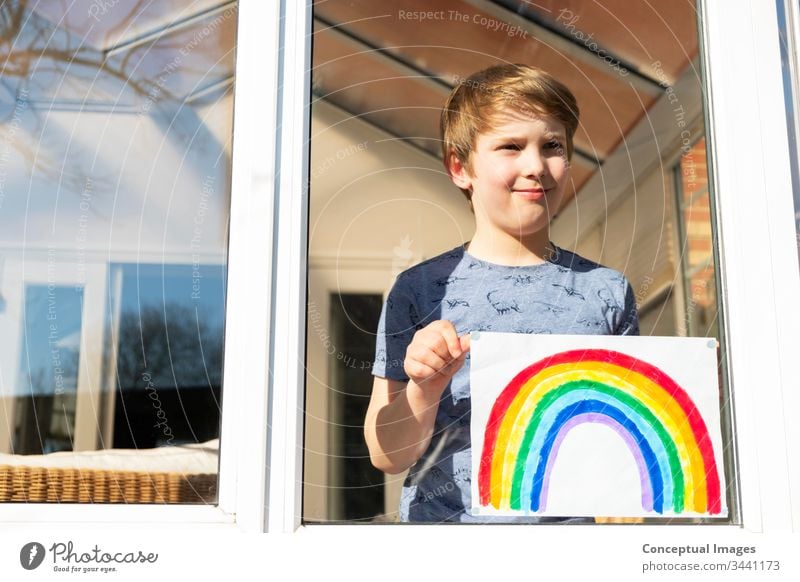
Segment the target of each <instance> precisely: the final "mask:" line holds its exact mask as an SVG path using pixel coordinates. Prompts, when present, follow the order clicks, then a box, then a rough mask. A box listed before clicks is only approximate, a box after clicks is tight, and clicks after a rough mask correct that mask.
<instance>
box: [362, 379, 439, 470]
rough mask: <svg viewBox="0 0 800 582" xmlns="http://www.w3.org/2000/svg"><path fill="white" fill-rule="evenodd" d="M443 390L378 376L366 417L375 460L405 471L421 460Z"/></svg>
mask: <svg viewBox="0 0 800 582" xmlns="http://www.w3.org/2000/svg"><path fill="white" fill-rule="evenodd" d="M440 397H441V392H438V393H437V391H431V390H421V389H420V388H419V386H417V385H416V384H415V383H414V381H413V380H409V381H408V382H400V381H398V380H390V379H388V378H381V377H380V376H375V379H374V381H373V384H372V397H371V398H370V401H369V407H368V408H367V416H366V419H365V421H364V436H365V437H366V441H367V447H368V448H369V456H370V460H371V461H372V464H373V465H374V466H375V467H376V468H378V469H380V470H381V471H383V472H385V473H391V474H395V473H401V472H403V471H405V470H406V469H408V468H409V467H410V466H411V465H413V464H414V463H416V462H417V460H418V459H419V458H420V457H421V456H422V454H423V453H424V452H425V451H426V450H427V448H428V445H429V444H430V442H431V436H432V435H433V425H434V422H435V421H436V411H437V410H438V408H439V398H440Z"/></svg>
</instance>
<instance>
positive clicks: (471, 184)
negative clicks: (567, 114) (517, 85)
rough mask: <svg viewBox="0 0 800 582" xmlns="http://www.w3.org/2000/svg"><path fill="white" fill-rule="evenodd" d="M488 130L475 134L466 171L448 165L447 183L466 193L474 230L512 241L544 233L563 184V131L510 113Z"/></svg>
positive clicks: (542, 119) (550, 122) (549, 121)
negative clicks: (448, 176) (508, 237)
mask: <svg viewBox="0 0 800 582" xmlns="http://www.w3.org/2000/svg"><path fill="white" fill-rule="evenodd" d="M493 126H494V128H493V129H490V130H488V131H487V132H485V133H481V134H478V137H477V139H476V142H475V148H474V149H473V151H472V154H471V158H470V161H471V166H472V167H471V169H470V170H467V169H466V168H465V167H463V166H462V165H461V164H460V163H459V162H458V160H457V159H455V158H454V159H453V160H451V164H450V169H451V178H452V180H453V182H454V183H455V184H456V186H458V187H459V188H462V189H466V190H470V191H471V192H472V205H473V208H474V211H475V220H476V227H477V228H478V229H484V230H490V231H494V232H495V233H497V234H499V233H500V231H502V232H505V233H507V234H511V235H513V236H514V237H516V238H521V237H526V236H530V235H533V234H535V233H540V232H541V231H542V230H544V231H545V233H546V232H547V227H548V225H549V223H550V219H551V217H552V215H553V214H555V212H556V211H557V210H558V208H559V204H560V203H561V200H562V199H563V196H564V192H565V191H566V188H567V184H568V183H569V162H568V161H567V150H566V147H567V146H566V131H565V130H564V126H563V125H562V124H561V123H560V122H559V121H557V120H556V119H554V118H553V117H550V116H535V115H530V114H528V113H522V112H517V111H514V110H511V109H509V110H506V111H504V112H503V113H501V114H499V115H498V116H497V117H496V118H495V119H494V123H493ZM486 234H491V233H488V232H487V233H486Z"/></svg>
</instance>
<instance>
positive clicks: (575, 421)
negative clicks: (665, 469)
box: [539, 412, 653, 511]
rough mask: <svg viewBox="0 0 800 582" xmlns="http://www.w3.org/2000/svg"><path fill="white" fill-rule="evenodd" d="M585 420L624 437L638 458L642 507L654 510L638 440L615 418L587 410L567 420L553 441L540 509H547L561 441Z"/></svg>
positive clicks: (646, 509)
mask: <svg viewBox="0 0 800 582" xmlns="http://www.w3.org/2000/svg"><path fill="white" fill-rule="evenodd" d="M585 422H595V423H598V424H603V425H605V426H607V427H609V428H611V429H613V430H614V432H616V433H617V434H618V435H619V436H621V437H622V440H624V441H625V444H626V445H628V450H630V452H631V453H632V454H633V458H634V459H635V460H636V466H637V467H638V468H639V482H640V483H641V485H642V508H643V509H644V510H645V511H653V488H652V485H651V484H650V479H649V477H648V474H647V464H646V463H645V462H644V457H643V456H642V451H640V450H639V446H638V445H637V444H636V441H634V440H633V437H632V436H631V434H630V433H629V432H628V431H627V430H625V427H623V426H622V425H621V424H620V423H618V422H617V421H616V420H614V419H613V418H609V417H608V416H606V415H605V414H597V413H596V412H587V413H584V414H579V415H577V416H574V417H572V418H571V419H569V420H568V421H567V422H565V423H564V426H562V427H561V430H560V431H558V436H557V437H556V440H555V442H554V443H553V449H552V451H551V452H550V456H549V457H548V459H547V468H546V469H545V473H544V483H542V494H541V497H540V499H541V500H542V504H541V506H540V507H539V511H544V510H545V509H546V507H545V505H546V503H547V499H548V488H549V487H550V471H551V470H552V469H553V463H554V462H555V459H556V457H557V456H558V449H559V448H560V447H561V443H562V442H563V441H564V438H565V437H566V436H567V433H568V432H569V431H570V430H572V428H573V427H574V426H576V425H579V424H583V423H585Z"/></svg>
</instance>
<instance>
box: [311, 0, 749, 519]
mask: <svg viewBox="0 0 800 582" xmlns="http://www.w3.org/2000/svg"><path fill="white" fill-rule="evenodd" d="M602 4H603V5H602V6H600V5H598V3H597V2H594V1H591V0H571V1H569V2H552V1H544V2H536V3H532V2H520V1H503V2H471V1H468V0H444V1H442V2H437V3H435V5H432V4H431V3H429V2H423V1H422V0H392V1H389V2H381V3H374V2H369V1H367V0H349V1H347V2H335V1H334V2H325V1H317V2H315V3H314V38H313V58H314V63H313V68H312V91H313V94H312V100H311V145H310V156H311V160H310V207H309V213H310V224H309V233H310V234H309V273H308V277H309V287H308V290H309V305H308V322H307V326H308V327H307V341H308V344H307V361H306V364H307V378H306V380H307V392H306V424H305V428H306V431H305V452H306V454H305V473H304V497H303V516H304V519H305V521H306V522H315V523H316V522H326V521H332V520H342V519H353V520H356V519H357V520H360V521H363V520H365V519H371V520H373V521H398V520H400V519H403V518H402V512H403V511H407V510H408V509H409V508H414V507H416V508H417V509H420V508H422V507H423V506H426V504H431V505H436V506H437V507H439V508H440V509H441V512H440V513H439V514H437V516H438V517H431V518H425V519H421V521H434V522H435V521H445V520H452V521H469V519H468V518H469V505H470V501H471V497H470V488H471V485H470V484H471V483H474V478H473V477H474V476H473V475H472V474H471V466H469V467H465V466H463V465H462V464H460V463H461V462H460V461H459V462H456V461H455V459H456V458H457V457H458V455H464V454H467V453H468V452H469V451H470V443H469V432H468V431H469V420H470V402H469V398H468V397H465V398H464V399H463V401H461V404H460V405H456V404H453V405H452V406H451V405H450V404H449V403H448V402H447V398H446V397H444V398H442V399H441V400H440V402H439V405H438V406H439V408H437V414H438V416H437V418H436V421H435V423H434V427H433V434H434V436H433V437H432V439H431V444H430V446H429V447H428V448H427V450H426V451H424V452H423V453H422V456H421V457H420V458H419V460H418V461H417V462H416V464H414V465H413V466H412V467H411V473H401V474H398V475H390V474H386V475H384V476H383V485H382V486H383V499H384V512H383V513H382V514H380V515H373V516H371V517H370V515H371V514H368V513H366V512H365V513H358V512H356V510H355V509H353V513H352V514H349V513H348V511H350V510H349V509H347V508H356V507H359V504H360V503H361V502H362V501H363V498H362V497H359V496H363V495H366V494H367V491H369V495H370V496H371V495H373V494H374V490H375V488H378V487H380V486H381V480H380V479H373V478H372V477H370V478H369V479H368V480H365V481H364V483H367V482H368V485H365V487H368V489H365V490H364V491H361V490H359V489H358V488H357V487H358V485H356V486H355V488H352V489H351V488H350V487H349V486H348V485H345V482H344V481H343V480H342V477H341V476H342V474H343V473H344V472H347V471H349V470H350V469H349V467H350V466H351V465H350V464H351V463H352V462H353V459H352V458H351V457H350V455H356V456H359V455H366V454H367V453H366V452H365V450H364V435H363V432H361V431H358V430H353V427H352V426H351V422H352V417H350V418H351V420H347V421H343V420H342V418H341V416H340V414H341V403H342V402H345V401H346V400H347V399H348V398H350V397H351V395H352V394H354V393H355V391H356V387H358V392H357V393H358V394H359V395H361V394H363V392H361V391H360V390H361V388H360V387H361V386H366V385H369V384H370V383H372V382H373V381H374V380H373V377H372V376H371V374H370V371H371V368H372V366H369V365H359V366H358V367H357V368H356V369H349V370H348V371H347V376H346V377H345V376H343V375H342V373H341V369H340V368H341V366H342V362H343V361H345V362H346V361H350V360H359V359H364V356H363V355H358V356H356V355H355V354H356V353H359V354H361V353H362V352H360V351H358V350H360V348H357V347H356V346H360V345H362V344H364V343H366V342H368V341H373V342H376V347H378V348H380V346H381V343H380V342H381V341H383V338H388V337H392V336H402V335H403V333H402V332H401V331H398V330H394V331H392V330H389V329H386V330H382V329H380V326H375V327H372V328H369V327H366V326H365V327H364V328H363V329H361V331H360V332H359V334H360V336H361V337H360V338H359V339H356V337H355V336H353V337H351V339H349V340H347V342H345V340H344V339H343V338H342V337H341V336H340V333H341V330H340V329H339V327H338V326H339V325H340V324H339V323H338V322H339V320H340V319H341V317H342V314H341V313H340V312H338V311H336V309H338V307H337V308H334V305H335V304H337V303H338V304H339V306H343V305H345V304H346V302H345V299H343V298H344V297H349V296H352V295H354V294H359V295H364V296H366V295H378V294H380V295H382V296H383V298H384V305H385V306H387V309H390V308H391V307H390V303H391V302H392V299H393V296H392V295H390V289H392V288H393V285H394V284H395V281H396V279H397V276H398V275H399V274H400V273H401V272H403V271H405V270H406V269H408V268H410V267H413V266H416V265H420V264H424V263H425V262H426V261H427V260H429V259H433V258H437V257H438V258H441V257H442V256H443V255H444V254H445V253H448V252H452V253H456V254H457V253H458V252H460V251H461V249H463V248H464V247H463V245H464V244H465V243H468V241H471V240H474V238H475V236H476V235H475V233H476V218H475V216H474V214H473V213H472V211H471V209H470V206H469V204H468V203H467V202H466V200H465V198H464V196H463V193H462V192H459V189H458V188H456V186H455V185H454V183H453V182H452V181H451V180H450V178H449V176H448V174H447V172H446V171H445V169H444V167H443V160H442V154H441V145H442V137H441V135H440V126H439V118H440V113H441V111H442V108H443V106H444V104H445V100H446V99H447V97H448V95H449V94H450V92H451V91H452V90H453V89H454V88H455V87H456V86H458V85H459V84H462V85H464V84H467V83H469V82H470V81H468V80H467V79H468V78H469V76H470V75H471V74H473V73H475V72H477V71H479V70H482V69H484V68H486V67H489V66H492V65H497V64H503V63H523V64H527V65H531V66H534V67H538V68H541V69H544V70H545V71H547V72H549V73H551V74H552V75H554V76H555V77H556V78H557V79H558V80H559V81H561V82H562V83H563V84H564V85H566V86H567V87H568V88H569V90H570V91H571V93H572V94H573V95H574V96H575V98H576V100H577V103H578V107H579V109H580V123H579V125H578V127H577V129H576V132H575V135H574V140H573V142H574V143H573V146H574V154H573V156H572V158H571V160H569V178H570V179H569V182H568V185H567V187H566V193H565V195H564V196H563V198H562V199H561V201H560V202H559V203H558V204H556V206H557V208H552V209H551V208H548V209H547V212H548V220H549V233H548V234H549V238H550V240H551V241H553V243H554V244H555V245H556V246H558V247H559V249H561V250H562V251H565V252H572V253H576V254H578V255H580V256H581V257H584V258H586V259H588V260H589V261H594V262H597V263H600V264H602V265H604V266H607V267H610V268H611V269H614V270H616V271H618V272H619V273H621V274H623V275H624V277H625V279H627V281H628V282H629V283H630V293H631V294H632V296H633V299H631V300H630V303H634V302H635V304H636V307H637V309H638V312H639V323H640V326H639V327H640V332H641V334H642V335H654V336H703V337H705V336H707V337H710V338H715V339H716V340H717V341H718V342H719V346H720V352H721V353H722V354H724V350H725V338H724V329H722V327H723V326H722V321H723V318H722V317H721V312H722V307H723V306H722V304H721V301H720V295H719V293H718V289H719V288H720V285H719V284H718V277H719V273H718V269H717V268H716V265H717V246H716V237H715V224H714V200H715V199H714V192H713V190H712V189H711V188H710V185H709V180H708V174H709V172H708V168H707V158H706V139H705V137H706V129H705V125H704V120H705V118H704V111H703V92H704V90H705V88H704V84H703V78H702V71H701V62H702V59H701V56H700V53H699V51H700V43H699V42H698V38H699V37H698V28H697V6H696V3H695V2H694V1H691V2H679V3H675V2H668V1H666V0H664V1H657V2H649V3H633V4H632V3H630V2H625V1H624V0H610V1H606V2H603V3H602ZM479 89H480V87H478V90H479ZM487 91H488V89H487ZM469 145H470V147H471V148H473V149H470V150H469V151H470V152H472V153H473V154H474V152H475V148H476V145H475V144H474V143H472V144H469ZM468 176H470V177H471V178H474V179H476V180H477V179H479V177H476V176H475V175H473V174H468ZM479 228H480V227H479ZM501 266H505V267H508V266H509V265H507V264H501ZM509 280H511V279H509ZM514 280H515V281H516V282H517V283H518V284H519V285H522V284H523V283H525V282H526V280H525V279H524V278H516V279H514ZM452 282H453V281H450V280H448V279H447V278H446V277H441V278H438V279H436V280H435V281H431V282H430V283H429V284H428V285H429V286H433V285H436V284H440V285H442V286H446V285H449V284H451V283H452ZM527 282H528V283H530V282H532V280H531V279H529V280H527ZM484 284H485V283H483V282H482V281H475V282H474V288H473V289H472V290H474V291H475V293H474V296H475V297H485V296H486V295H487V293H489V292H490V291H491V289H484V287H482V285H484ZM412 287H413V288H411V289H405V290H404V292H405V293H407V294H410V295H413V301H412V300H408V301H407V302H406V303H404V304H403V305H404V306H407V305H412V304H414V303H413V302H414V301H423V297H427V296H426V295H425V293H426V290H425V283H424V282H422V283H419V284H415V285H413V286H412ZM481 291H482V292H483V293H482V294H481V293H480V292H481ZM576 291H577V290H576V289H574V288H573V289H571V291H570V292H576ZM603 291H604V290H603V289H602V288H592V289H589V294H588V296H590V297H603V295H602V293H603ZM515 293H517V295H514V294H513V293H511V292H509V293H508V294H507V295H506V296H503V297H502V299H503V301H496V302H495V303H496V305H497V307H495V309H496V310H497V316H496V317H494V318H487V320H486V321H483V322H481V326H480V327H478V328H477V329H486V330H488V329H492V330H494V331H506V332H514V333H538V334H547V333H588V331H587V330H588V329H589V328H590V326H591V325H593V323H594V324H596V323H597V320H595V321H594V322H591V321H590V320H588V319H586V318H583V319H582V321H583V323H584V324H585V327H586V328H587V329H584V330H582V331H581V330H579V331H575V330H573V331H569V332H565V331H559V330H562V329H567V328H569V325H567V323H569V322H567V321H566V319H567V318H563V319H561V320H558V319H557V320H556V321H555V323H552V324H548V326H546V327H541V326H537V324H536V321H533V320H532V319H529V320H526V319H525V317H523V316H520V317H521V320H522V321H520V322H519V324H518V325H516V324H515V325H511V324H508V323H507V322H506V321H505V320H504V317H505V314H508V313H511V314H512V315H514V316H516V314H519V313H520V310H519V308H520V305H521V304H520V301H522V300H523V296H524V295H525V294H524V293H523V292H521V291H519V289H516V290H515ZM567 293H568V291H567V290H566V289H564V294H565V295H566V294H567ZM449 299H450V300H451V301H452V305H445V304H444V302H442V301H441V300H439V301H436V302H434V303H433V304H431V305H428V304H426V305H425V306H424V307H425V309H426V310H427V311H426V312H430V313H437V314H440V313H442V312H443V311H444V310H445V309H447V310H449V311H448V313H450V314H452V317H453V318H454V322H455V323H458V321H465V320H466V318H467V315H464V314H465V313H467V312H469V311H470V310H471V309H473V308H474V306H473V305H471V304H470V302H469V301H467V300H465V298H464V297H450V298H449ZM518 300H519V301H518ZM563 301H564V299H563V298H561V299H555V300H553V301H550V302H546V303H547V304H548V305H550V306H551V307H553V306H555V307H556V308H559V309H560V308H561V303H559V302H563ZM605 308H609V309H612V306H611V305H610V304H608V303H606V304H605ZM371 309H373V312H372V315H371V317H373V318H375V317H378V316H379V314H380V309H379V308H378V306H377V305H374V306H373V307H372V308H371ZM458 309H461V310H462V312H461V314H459V313H456V311H457V310H458ZM600 309H603V308H602V307H601V308H600ZM458 318H461V319H460V320H459V319H458ZM422 319H423V317H418V314H409V315H408V317H407V319H404V320H403V321H404V322H406V321H407V322H408V325H407V326H406V328H407V329H408V330H411V331H410V332H408V333H405V336H404V337H402V338H401V340H402V342H404V343H403V345H404V346H405V347H407V344H408V342H409V341H410V340H409V338H410V337H411V336H412V335H413V331H415V330H416V329H419V328H421V327H424V325H426V324H429V323H430V320H429V319H425V321H424V322H423V321H422ZM508 319H511V318H508ZM573 319H574V320H575V321H577V318H573ZM363 321H366V320H363ZM503 326H506V327H503ZM456 327H457V326H456ZM457 328H458V327H457ZM475 329H476V328H475V327H473V328H471V331H474V330H475ZM570 329H571V328H570ZM606 333H614V332H613V331H606ZM376 340H377V341H376ZM387 341H388V340H387ZM401 351H402V350H401ZM404 358H405V354H404V353H395V354H393V355H391V354H388V353H387V352H386V351H381V350H380V349H378V350H377V351H376V353H375V357H374V359H375V360H376V361H377V362H378V364H379V365H378V366H377V367H376V369H381V370H384V371H385V370H386V369H385V368H383V364H384V363H386V361H387V360H391V363H393V364H394V365H395V367H396V368H397V369H398V370H402V367H403V361H404ZM723 361H724V360H723ZM466 366H467V364H465V368H466ZM362 368H363V369H362ZM401 373H402V372H400V374H401ZM378 376H379V377H380V374H378ZM719 377H720V381H719V390H720V394H719V396H720V398H719V400H720V402H721V403H722V404H721V416H722V425H723V428H722V431H723V441H724V442H725V443H726V446H725V447H724V449H725V452H724V455H725V459H724V465H725V471H726V482H727V483H728V484H729V490H728V491H727V492H726V493H727V507H728V508H730V515H729V516H728V518H727V519H728V520H729V521H732V522H736V521H737V520H738V513H737V512H738V507H737V500H736V494H735V490H736V475H735V474H734V473H733V462H732V459H733V454H734V453H735V446H734V443H733V437H732V431H731V430H730V410H729V404H730V402H729V398H728V394H727V386H726V380H725V378H726V371H725V370H724V369H722V368H720V371H719ZM397 382H399V383H400V384H402V383H403V381H402V380H397ZM467 385H468V384H467ZM444 394H447V390H445V392H444ZM466 396H469V392H468V388H467V392H466ZM715 396H716V395H715ZM453 400H457V399H456V398H453ZM714 400H715V401H716V399H714ZM347 406H348V407H349V406H350V404H348V405H347ZM459 406H460V407H459ZM353 411H354V414H355V411H358V413H359V414H362V413H363V411H362V410H361V409H360V408H359V407H357V406H355V405H353ZM728 445H730V446H728ZM343 451H351V452H349V453H344V454H343ZM465 451H466V453H465ZM437 471H438V472H439V473H438V477H436V475H437V473H436V472H437ZM428 476H431V477H430V479H428ZM420 479H428V481H426V482H425V486H428V485H430V486H429V487H428V489H424V488H423V487H422V486H420V484H419V483H420V482H421V481H420ZM436 479H438V481H436ZM434 481H436V482H437V483H438V486H434ZM343 508H344V509H343ZM403 508H405V509H403ZM370 511H371V510H370ZM422 513H424V511H422ZM412 514H413V512H410V513H409V515H412ZM418 515H421V513H418ZM442 516H445V517H442ZM648 519H649V518H648ZM653 519H655V520H656V521H659V522H662V523H663V522H664V519H663V518H653ZM669 520H670V522H674V523H679V522H690V521H691V522H695V521H697V522H702V523H706V522H709V521H711V520H710V519H705V518H699V519H694V518H687V517H682V516H677V517H676V516H671V517H669ZM408 521H414V518H413V517H409V519H408ZM597 521H608V519H607V518H603V517H602V516H597ZM634 521H643V519H641V518H639V519H636V520H634ZM716 522H717V523H718V522H719V520H716Z"/></svg>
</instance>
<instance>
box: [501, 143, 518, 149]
mask: <svg viewBox="0 0 800 582" xmlns="http://www.w3.org/2000/svg"><path fill="white" fill-rule="evenodd" d="M500 149H501V150H514V151H518V150H520V149H522V148H520V146H519V145H517V144H515V143H506V144H503V145H501V146H500Z"/></svg>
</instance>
